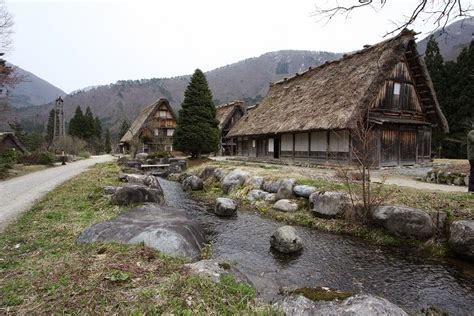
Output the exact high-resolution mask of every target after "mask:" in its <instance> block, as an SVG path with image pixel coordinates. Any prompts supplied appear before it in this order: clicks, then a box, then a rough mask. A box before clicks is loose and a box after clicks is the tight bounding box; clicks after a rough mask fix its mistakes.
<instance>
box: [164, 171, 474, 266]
mask: <svg viewBox="0 0 474 316" xmlns="http://www.w3.org/2000/svg"><path fill="white" fill-rule="evenodd" d="M169 178H171V179H175V180H178V181H183V182H185V183H186V182H189V181H190V179H193V182H199V183H200V185H199V186H197V187H195V189H194V190H193V189H191V191H193V192H194V195H195V197H196V198H199V199H203V200H206V201H207V202H209V203H214V201H215V199H216V198H218V197H220V196H228V197H232V198H234V199H236V200H237V201H239V203H240V204H242V205H243V206H244V207H246V208H248V209H252V210H257V211H259V212H260V213H262V214H264V215H266V216H270V217H272V218H275V219H277V220H279V221H284V222H286V223H288V224H298V225H305V226H312V227H314V228H317V229H322V230H325V231H329V232H335V233H343V234H350V235H354V236H358V237H363V238H365V239H368V240H371V241H373V242H376V243H378V244H385V245H400V246H404V247H405V246H407V245H409V246H411V247H412V248H414V249H419V250H422V251H423V252H425V253H429V254H434V255H443V256H444V255H451V256H458V257H460V258H463V259H467V260H473V258H474V253H473V251H472V245H473V238H474V237H473V236H474V230H472V229H471V225H472V223H473V221H472V220H471V219H470V218H469V215H467V218H466V219H464V218H460V219H459V220H457V219H455V218H454V217H453V216H452V213H451V212H450V211H447V210H446V209H445V208H438V209H436V208H432V207H429V208H416V207H410V206H407V205H406V204H405V203H406V202H407V201H406V199H405V201H404V199H403V197H405V196H404V195H403V194H400V196H401V197H402V198H401V199H400V200H401V201H400V202H405V203H403V204H405V205H403V204H402V203H400V204H389V203H393V202H394V200H395V199H394V197H393V196H392V197H390V199H388V203H387V204H386V205H382V206H380V207H374V209H373V210H372V211H371V212H370V213H369V214H367V217H365V218H360V217H359V218H357V217H356V216H354V214H355V210H354V205H353V204H352V203H351V199H350V195H349V194H348V192H347V191H346V190H345V189H344V186H343V185H341V186H339V190H334V191H327V190H326V188H325V187H324V186H318V185H307V184H305V183H307V181H305V180H304V179H303V181H301V180H300V179H298V180H296V179H294V178H284V177H283V176H280V177H278V178H276V177H272V178H267V177H264V176H262V175H260V174H258V173H252V172H251V171H248V170H246V169H245V168H240V169H239V168H229V167H227V166H225V167H224V166H219V165H209V164H208V165H205V166H201V167H200V168H194V169H191V170H189V171H187V172H186V173H172V174H170V175H169ZM333 187H335V186H333ZM396 193H397V192H396ZM396 193H395V194H396ZM461 224H462V227H463V230H462V233H459V229H458V230H455V229H451V227H453V228H455V227H457V226H460V225H461ZM456 231H458V232H457V233H456ZM454 245H456V246H454ZM449 246H451V247H449Z"/></svg>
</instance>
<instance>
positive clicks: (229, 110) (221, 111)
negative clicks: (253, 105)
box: [216, 100, 246, 129]
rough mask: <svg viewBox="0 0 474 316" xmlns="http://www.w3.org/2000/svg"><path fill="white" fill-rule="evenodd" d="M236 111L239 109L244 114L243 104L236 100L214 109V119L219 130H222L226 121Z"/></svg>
mask: <svg viewBox="0 0 474 316" xmlns="http://www.w3.org/2000/svg"><path fill="white" fill-rule="evenodd" d="M237 109H241V110H242V112H243V113H245V112H246V109H245V102H244V101H239V100H236V101H232V102H229V103H225V104H221V105H218V106H217V107H216V119H217V120H218V121H219V129H223V128H224V126H225V124H226V123H227V121H228V120H229V119H230V118H231V117H232V115H233V114H234V112H235V111H236V110H237Z"/></svg>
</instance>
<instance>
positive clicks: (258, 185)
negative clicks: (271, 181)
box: [248, 176, 264, 190]
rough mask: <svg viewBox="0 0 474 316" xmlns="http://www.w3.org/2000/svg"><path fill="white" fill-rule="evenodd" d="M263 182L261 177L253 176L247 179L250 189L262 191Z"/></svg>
mask: <svg viewBox="0 0 474 316" xmlns="http://www.w3.org/2000/svg"><path fill="white" fill-rule="evenodd" d="M263 182H264V178H263V177H261V176H253V177H251V178H250V179H249V181H248V184H249V186H250V187H251V188H252V189H256V190H260V189H262V185H263Z"/></svg>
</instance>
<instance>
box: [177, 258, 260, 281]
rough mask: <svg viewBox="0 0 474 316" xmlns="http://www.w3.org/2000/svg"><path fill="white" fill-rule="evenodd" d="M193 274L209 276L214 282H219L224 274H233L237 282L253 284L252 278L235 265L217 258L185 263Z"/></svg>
mask: <svg viewBox="0 0 474 316" xmlns="http://www.w3.org/2000/svg"><path fill="white" fill-rule="evenodd" d="M185 267H187V268H188V269H189V271H190V272H191V274H195V275H200V276H204V277H207V278H209V279H210V280H211V281H212V282H214V283H219V282H220V280H221V277H222V276H228V275H230V276H232V277H233V278H234V279H235V280H236V281H237V282H245V283H247V284H249V285H252V283H251V282H250V280H249V279H248V278H247V276H246V275H245V274H243V273H242V272H241V271H240V270H239V269H237V268H236V267H235V265H233V264H230V263H227V262H220V261H217V260H215V259H211V260H201V261H198V262H194V263H188V264H186V265H185Z"/></svg>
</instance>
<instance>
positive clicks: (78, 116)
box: [68, 105, 85, 138]
mask: <svg viewBox="0 0 474 316" xmlns="http://www.w3.org/2000/svg"><path fill="white" fill-rule="evenodd" d="M84 127H85V126H84V114H83V113H82V109H81V107H80V106H79V105H78V106H77V108H76V112H75V113H74V116H73V117H72V118H71V120H70V121H69V129H68V133H69V135H71V136H73V137H79V138H84Z"/></svg>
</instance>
